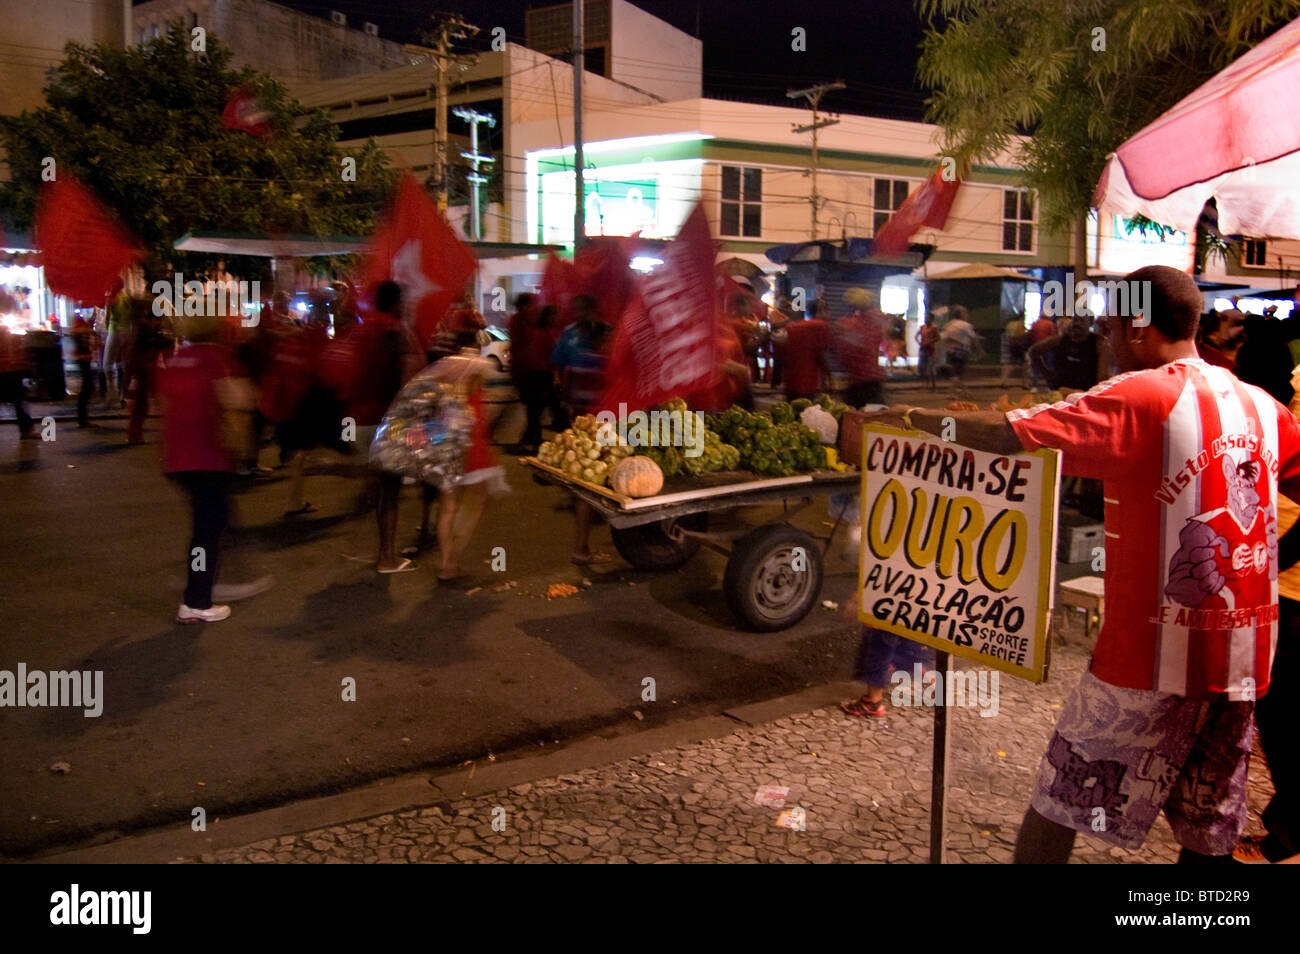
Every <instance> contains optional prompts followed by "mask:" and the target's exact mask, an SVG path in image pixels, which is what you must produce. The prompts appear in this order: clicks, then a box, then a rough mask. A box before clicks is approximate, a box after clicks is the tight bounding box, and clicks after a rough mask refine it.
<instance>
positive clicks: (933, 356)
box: [916, 312, 939, 391]
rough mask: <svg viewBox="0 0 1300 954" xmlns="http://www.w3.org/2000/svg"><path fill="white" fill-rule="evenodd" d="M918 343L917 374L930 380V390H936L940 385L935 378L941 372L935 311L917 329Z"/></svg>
mask: <svg viewBox="0 0 1300 954" xmlns="http://www.w3.org/2000/svg"><path fill="white" fill-rule="evenodd" d="M916 344H917V348H918V357H917V361H916V375H917V377H919V378H920V379H921V380H922V381H929V382H930V390H931V391H934V390H936V389H937V387H938V385H937V384H936V383H935V379H936V377H937V376H938V373H939V319H938V317H937V316H936V315H935V314H934V312H930V314H929V315H927V316H926V319H925V324H923V325H921V327H920V328H919V329H918V330H917V332H916Z"/></svg>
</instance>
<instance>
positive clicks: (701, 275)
mask: <svg viewBox="0 0 1300 954" xmlns="http://www.w3.org/2000/svg"><path fill="white" fill-rule="evenodd" d="M713 258H714V252H713V238H712V237H711V236H710V235H709V223H708V219H706V218H705V215H704V207H703V206H700V205H697V206H696V207H695V211H693V212H692V213H691V214H690V216H689V217H688V218H687V219H686V222H685V224H683V225H682V230H681V231H680V232H679V233H678V234H677V238H675V239H673V241H672V242H670V243H669V244H668V245H667V246H666V247H665V249H664V251H663V262H664V263H663V265H661V266H659V267H658V268H657V269H656V270H655V272H654V273H653V274H652V275H648V276H646V277H645V279H644V280H643V281H642V283H641V287H640V294H637V295H634V296H633V298H632V300H631V301H630V302H629V304H628V306H627V308H626V310H625V311H624V314H623V318H622V320H621V321H620V322H619V324H618V327H617V328H616V329H615V331H614V343H613V346H612V347H611V349H610V355H609V364H608V370H607V374H606V381H607V382H608V383H607V385H606V389H605V395H604V397H603V398H602V399H601V401H600V407H601V408H602V409H605V410H610V411H613V412H615V413H618V412H619V404H620V403H625V404H626V405H627V409H628V410H629V411H635V410H641V409H643V408H646V407H649V406H650V405H652V404H658V403H660V402H661V401H665V400H667V399H668V398H670V397H673V396H674V395H685V394H689V393H691V392H693V391H697V390H699V389H701V388H703V387H706V386H707V385H708V384H709V382H710V381H711V379H712V375H713V371H714V368H715V367H716V366H717V363H718V353H717V352H718V312H717V308H716V307H715V298H714V294H715V291H714V284H713Z"/></svg>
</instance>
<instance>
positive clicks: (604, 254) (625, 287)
mask: <svg viewBox="0 0 1300 954" xmlns="http://www.w3.org/2000/svg"><path fill="white" fill-rule="evenodd" d="M634 244H635V240H634V239H626V238H593V239H588V240H587V241H586V243H585V244H583V246H582V247H581V248H579V249H578V251H577V253H576V254H575V255H574V256H573V268H574V272H575V274H576V276H577V279H578V290H579V291H580V292H582V293H583V294H584V295H590V296H591V297H592V298H594V299H596V316H597V317H598V318H599V319H600V320H601V321H603V322H604V323H605V324H607V325H617V324H618V323H619V321H620V320H621V319H622V317H623V312H624V311H625V310H626V309H627V306H628V303H629V302H630V301H631V300H632V296H633V294H634V293H635V291H636V275H635V274H634V273H633V272H632V269H631V268H630V267H629V262H631V260H632V255H631V250H632V248H633V246H634Z"/></svg>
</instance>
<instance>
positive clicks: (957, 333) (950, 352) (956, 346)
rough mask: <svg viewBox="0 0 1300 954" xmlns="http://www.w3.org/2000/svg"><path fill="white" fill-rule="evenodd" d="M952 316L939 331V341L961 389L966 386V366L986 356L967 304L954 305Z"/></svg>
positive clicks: (956, 384) (945, 359)
mask: <svg viewBox="0 0 1300 954" xmlns="http://www.w3.org/2000/svg"><path fill="white" fill-rule="evenodd" d="M951 316H952V317H951V318H949V320H948V323H947V324H946V325H944V326H943V331H942V332H940V333H939V342H940V344H941V345H942V346H943V353H944V362H945V364H946V365H947V367H948V372H949V374H950V375H951V377H952V380H953V384H954V385H955V387H956V388H957V389H958V390H960V389H962V388H963V387H965V380H964V379H965V375H966V366H967V365H968V364H969V363H970V362H972V361H978V360H979V359H980V358H982V357H983V356H984V343H983V341H981V340H980V335H979V332H978V331H976V330H975V326H974V325H972V324H971V323H970V320H969V319H968V317H967V313H966V308H965V306H963V305H953V306H952V311H951Z"/></svg>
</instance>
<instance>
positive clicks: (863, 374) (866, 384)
mask: <svg viewBox="0 0 1300 954" xmlns="http://www.w3.org/2000/svg"><path fill="white" fill-rule="evenodd" d="M877 300H878V299H877V296H876V294H875V292H872V291H869V290H867V289H865V288H849V289H847V290H846V291H845V292H844V301H845V303H846V304H848V305H851V306H852V307H853V311H852V312H851V313H850V314H849V316H848V317H847V318H844V319H843V320H841V321H840V322H839V323H838V324H836V326H835V329H834V331H833V339H834V349H835V355H836V357H837V358H838V359H839V363H840V366H841V367H842V368H844V370H845V371H846V372H848V375H849V387H848V390H846V391H845V392H844V403H845V404H847V405H849V406H850V407H853V408H860V407H862V406H863V405H866V404H883V403H884V401H885V377H886V376H887V374H886V371H885V369H884V368H882V367H881V366H880V352H881V348H882V347H883V345H884V340H885V334H886V333H887V331H888V325H889V319H888V318H886V317H885V315H884V313H883V312H882V311H881V310H880V309H879V308H878V307H876V303H877Z"/></svg>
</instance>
